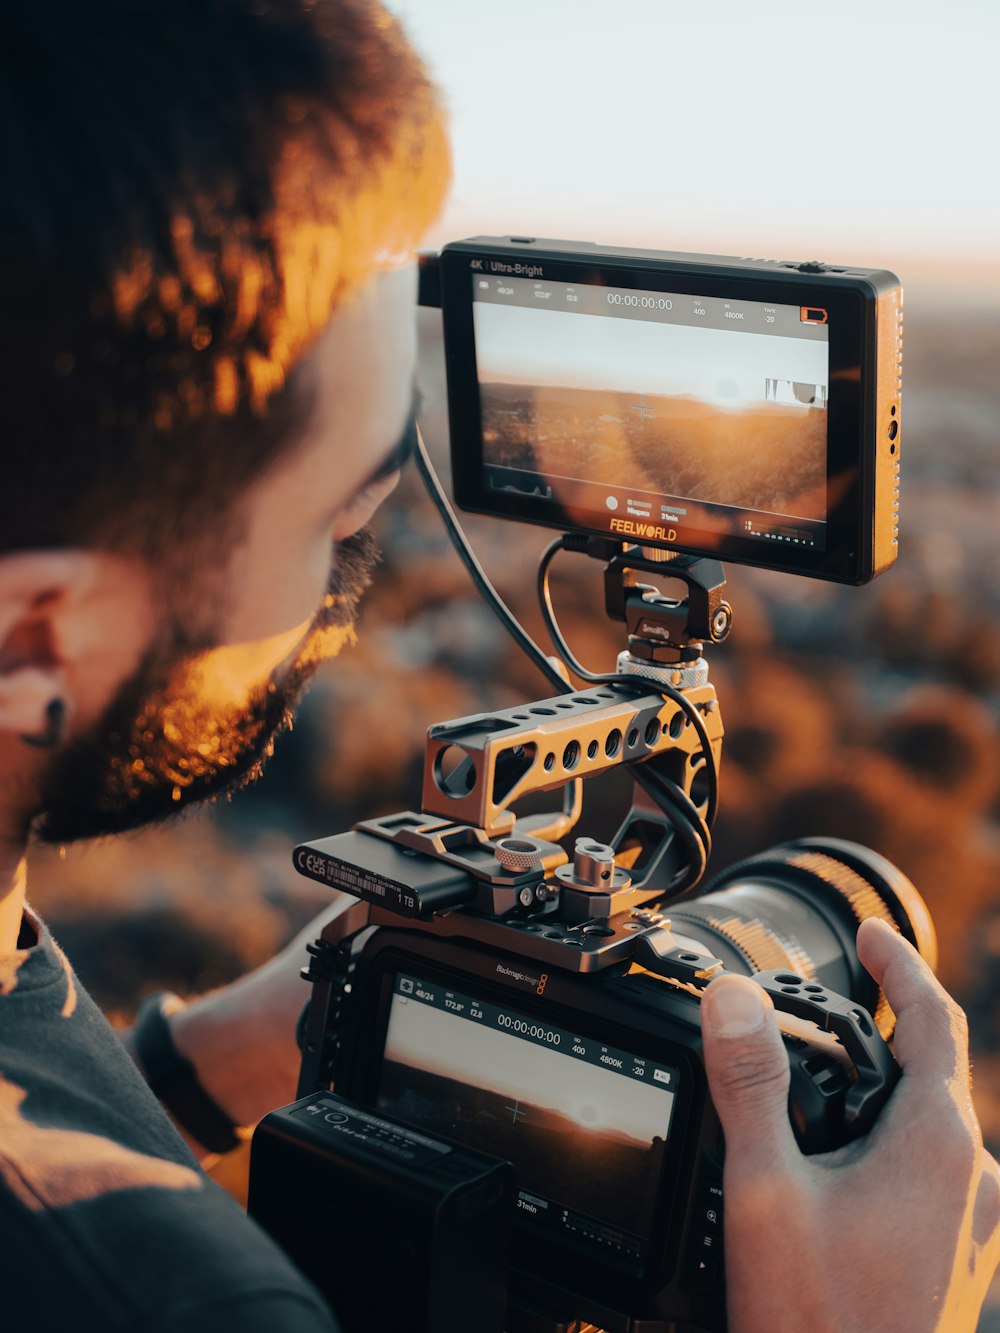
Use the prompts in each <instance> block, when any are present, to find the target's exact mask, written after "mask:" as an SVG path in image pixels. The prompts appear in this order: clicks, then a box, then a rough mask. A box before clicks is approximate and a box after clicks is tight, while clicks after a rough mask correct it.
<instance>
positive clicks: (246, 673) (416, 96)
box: [0, 0, 447, 838]
mask: <svg viewBox="0 0 1000 1333" xmlns="http://www.w3.org/2000/svg"><path fill="white" fill-rule="evenodd" d="M61 9H62V6H61V5H60V4H59V3H57V4H56V6H55V12H54V11H53V8H52V6H46V7H45V9H44V10H43V11H41V15H42V16H40V17H39V18H38V19H37V20H36V19H34V18H33V17H32V14H31V7H22V8H21V9H20V10H19V11H18V13H17V16H16V17H14V18H13V19H12V23H13V32H12V33H11V34H10V40H9V41H8V42H7V43H6V44H5V47H4V52H3V53H2V54H0V97H2V98H3V105H4V134H3V137H2V138H0V171H2V173H3V176H4V179H5V182H6V187H5V190H4V192H3V196H2V202H0V325H5V326H6V327H5V328H3V330H2V332H3V337H2V340H0V341H2V343H3V346H4V348H5V368H6V371H7V374H6V380H7V386H8V388H7V393H6V394H5V396H4V401H3V403H2V404H0V432H2V438H3V440H4V449H3V454H2V464H0V466H2V478H0V818H4V817H6V827H3V826H0V837H4V836H6V837H12V836H16V834H17V831H18V829H17V826H18V825H19V824H20V825H22V826H23V824H24V823H25V822H26V821H27V820H29V819H31V818H33V817H35V816H36V815H38V814H39V813H40V812H44V817H43V820H42V822H41V829H42V831H43V833H44V834H45V835H46V836H50V837H54V838H69V837H75V836H87V835H88V834H92V833H95V832H101V831H112V830H113V829H115V828H121V827H127V826H129V825H131V824H134V823H138V822H145V821H146V820H148V819H150V818H156V817H158V816H159V815H160V814H162V813H163V812H164V810H165V809H166V810H169V809H173V808H177V806H178V804H183V803H184V802H185V801H187V800H189V799H191V798H197V797H203V796H205V795H209V794H211V793H212V792H214V791H216V790H219V789H221V788H222V787H223V786H225V785H229V784H230V783H231V782H232V781H233V780H234V779H236V780H238V779H239V778H240V777H242V776H244V775H245V774H246V773H247V772H249V771H253V770H254V769H255V767H256V765H257V762H258V760H259V758H260V757H261V755H262V754H263V753H264V752H266V750H267V748H268V746H269V744H270V739H271V737H272V735H273V733H274V731H275V729H276V728H277V727H278V726H279V725H280V724H281V722H282V721H283V720H284V719H285V717H286V715H287V711H288V708H289V706H290V703H291V702H292V700H293V698H294V695H295V693H296V692H297V689H298V688H299V686H300V684H301V681H302V680H303V679H304V677H305V675H306V674H307V673H308V671H309V670H310V668H311V667H312V666H314V665H315V663H316V661H318V660H319V658H320V657H321V656H323V655H327V654H328V653H329V652H330V651H331V650H332V649H333V648H335V647H336V646H337V643H338V642H340V641H342V639H343V638H344V636H345V634H346V630H345V628H344V627H345V626H346V625H348V624H349V623H350V620H351V617H352V615H353V606H354V603H355V601H356V597H357V595H358V593H359V592H360V590H361V589H362V588H363V587H364V584H365V582H366V580H367V576H368V570H369V568H370V565H371V557H370V552H369V550H368V544H367V542H366V541H365V539H364V537H363V536H362V537H360V538H359V537H355V536H354V534H355V533H357V532H359V530H361V529H362V528H363V527H364V525H365V523H366V522H367V520H368V518H369V517H370V514H371V512H372V511H373V509H374V507H375V506H376V505H377V503H378V502H379V500H380V499H381V498H383V497H384V494H385V493H386V492H387V490H388V489H391V485H392V483H393V481H394V476H395V473H394V470H393V468H392V466H391V461H390V462H388V463H387V461H386V460H387V459H390V460H391V456H392V454H393V450H394V447H395V446H396V444H397V442H398V441H399V440H400V439H401V438H403V437H405V436H406V434H407V430H408V426H409V425H410V416H411V412H412V392H413V389H412V379H413V371H414V362H415V329H414V318H413V305H414V275H413V271H412V268H411V267H408V266H407V265H406V260H407V258H408V256H409V255H410V254H411V253H412V249H413V245H414V243H415V242H416V240H417V239H418V238H419V236H420V234H421V232H422V231H423V230H424V228H425V227H426V225H427V223H428V222H429V221H430V220H431V218H432V217H433V215H434V213H435V212H436V210H437V208H438V207H439V204H440V200H441V195H442V193H443V188H444V185H445V182H446V177H447V149H446V147H445V141H444V135H443V128H442V124H441V117H440V113H439V111H438V108H437V105H436V102H435V99H434V95H433V91H432V89H431V88H430V86H429V84H428V83H427V81H426V78H425V76H424V74H423V71H422V69H421V67H420V65H419V62H418V61H417V60H416V58H415V57H414V55H413V54H412V52H411V51H410V50H409V48H408V47H407V46H406V44H405V42H404V41H403V39H402V37H401V36H400V34H399V32H398V30H397V28H396V27H395V25H394V23H393V22H392V21H391V20H390V19H389V18H388V17H387V16H386V15H385V14H384V12H383V11H381V10H380V9H378V8H377V7H375V6H373V5H372V4H369V3H362V2H361V0H326V2H325V3H324V0H318V3H309V0H304V2H303V0H265V2H264V3H253V4H251V3H250V2H249V0H208V3H205V0H201V2H200V3H198V4H195V3H193V0H169V3H167V2H164V3H160V2H159V0H129V2H128V3H125V2H124V0H117V2H116V0H95V2H94V3H93V4H88V5H86V6H77V5H73V6H67V7H66V9H65V14H64V15H62V16H60V14H59V12H58V11H60V10H61ZM8 348H10V349H11V351H10V352H9V353H8V352H7V350H6V349H8ZM348 539H349V540H348ZM345 541H346V542H347V544H346V546H340V545H339V544H340V543H343V542H345ZM331 554H332V561H331ZM57 699H58V700H60V701H61V702H62V703H64V704H65V705H66V706H67V710H68V711H67V719H68V726H67V728H66V734H65V736H64V737H63V738H62V739H61V742H60V744H58V745H57V746H56V747H55V749H54V750H53V751H52V753H51V754H48V755H42V754H38V753H37V752H35V751H33V750H32V749H31V747H30V746H29V747H26V746H25V744H24V742H23V741H22V740H21V736H22V735H24V734H29V735H30V734H32V733H40V732H43V731H44V728H45V720H46V717H47V716H48V714H49V709H50V705H51V703H52V701H53V700H57Z"/></svg>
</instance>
